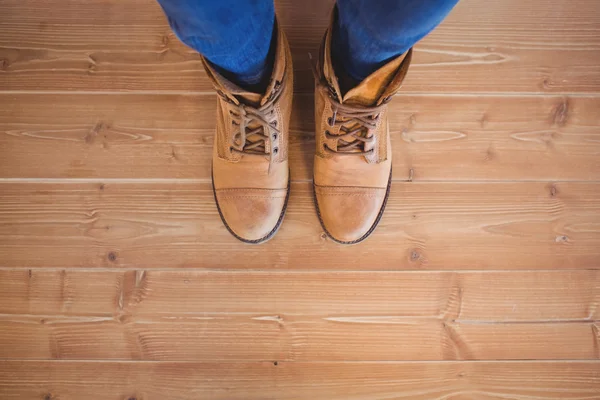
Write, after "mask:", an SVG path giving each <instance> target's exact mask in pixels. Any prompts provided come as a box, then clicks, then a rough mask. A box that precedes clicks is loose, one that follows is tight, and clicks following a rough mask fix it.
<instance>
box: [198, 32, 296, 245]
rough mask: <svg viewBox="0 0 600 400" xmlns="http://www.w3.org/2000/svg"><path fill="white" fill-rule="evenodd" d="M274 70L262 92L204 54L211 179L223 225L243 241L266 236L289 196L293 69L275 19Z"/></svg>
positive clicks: (278, 222)
mask: <svg viewBox="0 0 600 400" xmlns="http://www.w3.org/2000/svg"><path fill="white" fill-rule="evenodd" d="M274 29H276V34H275V35H274V37H275V40H276V41H277V42H276V43H275V44H274V45H275V46H276V49H275V61H274V67H273V73H272V75H271V80H270V83H269V85H268V88H267V90H266V91H265V92H264V93H252V92H248V91H245V90H243V89H242V88H240V87H238V86H237V85H235V84H234V83H232V82H230V81H229V80H227V79H226V78H224V77H223V76H222V75H221V74H219V73H218V72H217V71H216V69H215V68H214V67H213V66H212V65H211V64H210V63H209V62H208V61H207V60H205V59H203V60H202V61H203V64H204V68H205V69H206V72H207V74H208V76H209V78H210V79H211V81H212V83H213V85H214V86H215V88H216V90H217V94H218V97H217V129H216V137H215V141H214V143H215V144H214V148H213V162H212V182H213V191H214V196H215V201H216V203H217V209H218V210H219V214H220V216H221V219H222V220H223V223H224V224H225V227H226V228H227V229H228V230H229V232H231V234H232V235H233V236H235V237H236V238H237V239H239V240H241V241H243V242H246V243H261V242H264V241H266V240H268V239H270V238H271V237H272V236H273V235H274V234H275V232H277V229H278V228H279V226H280V225H281V222H282V220H283V216H284V214H285V210H286V206H287V201H288V197H289V190H290V182H289V179H290V178H289V167H288V129H289V120H290V112H291V109H292V91H293V87H292V86H293V71H292V58H291V53H290V50H289V46H288V42H287V39H286V37H285V35H284V33H283V31H282V30H281V28H280V27H279V26H278V24H277V23H276V24H275V28H274Z"/></svg>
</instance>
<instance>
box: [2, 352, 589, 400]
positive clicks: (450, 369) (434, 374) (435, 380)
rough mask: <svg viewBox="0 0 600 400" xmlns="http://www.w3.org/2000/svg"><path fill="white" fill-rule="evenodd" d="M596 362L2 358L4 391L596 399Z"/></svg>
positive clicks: (215, 397) (115, 396) (105, 397)
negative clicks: (239, 361) (299, 361)
mask: <svg viewBox="0 0 600 400" xmlns="http://www.w3.org/2000/svg"><path fill="white" fill-rule="evenodd" d="M598 371H600V362H598V361H593V362H592V361H586V362H574V361H569V362H403V363H285V362H283V363H282V362H279V363H277V365H274V364H273V363H272V362H268V363H267V362H265V363H220V362H219V363H199V362H194V363H181V362H180V363H165V362H143V363H140V362H106V361H103V362H84V361H5V362H2V363H0V395H1V396H2V398H3V399H24V398H27V399H29V398H36V399H38V398H42V399H44V398H45V399H60V400H79V399H81V398H85V399H88V400H96V399H97V400H100V399H102V400H122V399H128V400H131V399H144V400H158V399H181V400H187V399H190V400H191V399H194V400H196V399H199V398H201V399H211V400H225V399H226V400H237V399H240V400H253V399H257V400H258V399H280V400H292V399H315V400H321V399H322V400H336V399H340V400H341V399H344V400H346V399H352V400H373V399H384V398H385V399H410V400H435V399H440V398H452V399H457V400H469V399H474V398H477V399H481V400H498V399H503V400H512V399H515V398H535V399H539V400H556V399H562V400H564V399H567V400H579V399H583V398H585V399H590V400H598V399H600V373H599V372H598Z"/></svg>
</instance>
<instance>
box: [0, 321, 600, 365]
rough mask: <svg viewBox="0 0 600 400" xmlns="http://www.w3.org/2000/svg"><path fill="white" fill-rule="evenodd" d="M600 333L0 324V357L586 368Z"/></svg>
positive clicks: (563, 326) (442, 325)
mask: <svg viewBox="0 0 600 400" xmlns="http://www.w3.org/2000/svg"><path fill="white" fill-rule="evenodd" d="M599 329H600V324H597V323H594V321H591V322H577V323H575V322H571V323H559V322H556V323H535V322H531V323H498V324H496V323H467V322H453V321H450V320H448V321H445V320H439V319H433V318H410V317H396V316H364V317H363V316H356V317H335V316H333V317H324V318H311V317H306V316H287V315H286V316H283V315H277V316H262V315H261V316H243V315H231V316H228V315H219V314H212V315H211V314H209V315H204V316H194V317H189V316H181V317H174V316H164V317H152V316H148V317H144V318H141V317H140V318H137V317H131V316H127V315H123V316H117V317H116V318H101V317H38V316H22V315H3V316H0V342H1V343H2V344H3V346H2V348H1V349H0V358H5V359H62V360H67V359H80V360H89V359H121V360H162V361H179V360H185V361H218V360H229V361H269V360H285V361H401V360H546V359H567V360H585V359H596V358H600V355H599V354H598V351H597V348H598V342H599V341H600V337H599V335H598V330H599Z"/></svg>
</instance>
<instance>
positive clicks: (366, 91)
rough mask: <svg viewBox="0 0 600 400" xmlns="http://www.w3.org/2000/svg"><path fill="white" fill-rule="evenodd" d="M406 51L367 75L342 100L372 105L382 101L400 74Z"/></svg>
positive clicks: (366, 105)
mask: <svg viewBox="0 0 600 400" xmlns="http://www.w3.org/2000/svg"><path fill="white" fill-rule="evenodd" d="M405 57H406V53H405V54H403V55H401V56H399V57H396V58H395V59H393V60H392V61H390V62H388V63H387V64H385V65H384V66H383V67H381V68H379V69H378V70H377V71H375V72H373V73H372V74H371V75H369V76H367V77H366V78H365V79H364V80H363V81H362V82H361V83H359V84H358V86H355V87H354V88H352V89H350V90H349V91H348V93H346V94H345V95H344V97H343V99H342V102H343V103H345V104H350V105H357V106H363V107H372V106H376V105H378V104H380V103H381V101H382V97H383V95H384V93H386V92H389V90H388V89H392V90H394V91H395V89H393V88H389V85H390V83H392V81H393V80H394V78H395V77H396V75H397V74H398V70H399V68H400V66H401V65H402V61H404V58H405Z"/></svg>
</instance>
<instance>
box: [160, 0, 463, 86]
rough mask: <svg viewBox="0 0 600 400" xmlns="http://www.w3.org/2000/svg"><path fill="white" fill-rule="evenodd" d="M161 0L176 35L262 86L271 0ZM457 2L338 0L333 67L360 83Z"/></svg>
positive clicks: (239, 78)
mask: <svg viewBox="0 0 600 400" xmlns="http://www.w3.org/2000/svg"><path fill="white" fill-rule="evenodd" d="M296 1H301V0H296ZM158 2H159V3H160V5H161V6H162V8H163V10H164V11H165V13H166V14H167V17H168V20H169V23H170V25H171V27H172V29H173V31H174V32H175V33H176V34H177V36H178V37H179V38H180V39H181V40H182V41H183V42H184V43H185V44H187V45H188V46H190V47H191V48H193V49H195V50H196V51H198V52H199V53H201V54H202V55H203V56H204V57H205V58H206V59H207V60H208V61H210V62H211V63H212V64H213V65H214V66H215V67H217V68H218V69H219V70H220V71H221V72H222V73H223V74H224V75H225V76H226V77H227V78H229V79H231V80H233V81H234V82H236V83H238V84H240V85H242V86H252V85H259V86H260V84H261V82H264V81H265V79H267V80H268V78H269V76H268V75H269V74H270V67H271V65H272V62H273V55H272V53H273V51H272V50H273V49H272V47H273V46H271V43H272V36H273V26H274V21H275V8H274V4H273V1H272V0H158ZM457 2H458V0H337V17H336V19H335V22H334V26H333V31H332V33H333V37H332V53H333V54H332V56H333V59H334V63H335V65H340V66H342V67H343V68H344V71H343V73H344V74H346V75H348V76H350V77H351V78H353V79H354V80H356V81H357V82H360V81H362V80H363V79H364V78H366V77H367V76H369V74H371V73H372V72H374V71H375V70H377V69H378V68H379V67H381V66H382V65H384V64H385V63H386V62H388V61H389V60H390V59H393V58H395V57H397V56H399V55H401V54H403V53H405V52H406V51H407V50H408V49H410V48H411V47H412V46H413V45H414V44H415V43H416V42H418V41H419V40H421V39H422V38H423V37H424V36H425V35H427V34H428V33H429V32H431V31H432V30H433V29H434V28H435V27H436V26H437V25H438V24H439V23H440V22H442V20H443V19H444V18H445V17H446V15H448V13H449V12H450V10H451V9H452V7H454V5H455V4H456V3H457ZM336 68H337V67H336Z"/></svg>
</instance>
